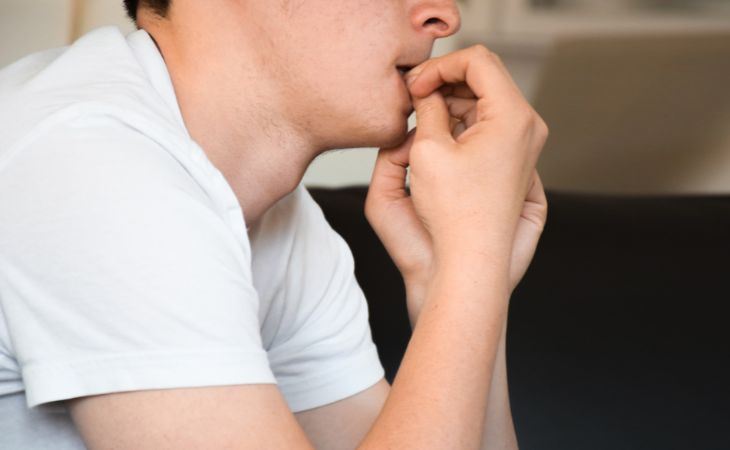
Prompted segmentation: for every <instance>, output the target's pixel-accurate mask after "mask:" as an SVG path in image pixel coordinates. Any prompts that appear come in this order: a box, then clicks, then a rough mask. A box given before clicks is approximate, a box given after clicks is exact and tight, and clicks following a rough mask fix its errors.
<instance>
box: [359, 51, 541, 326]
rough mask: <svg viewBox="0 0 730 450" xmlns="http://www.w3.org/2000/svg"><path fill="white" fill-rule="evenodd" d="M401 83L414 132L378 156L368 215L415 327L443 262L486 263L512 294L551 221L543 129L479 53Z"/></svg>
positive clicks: (416, 71) (436, 63)
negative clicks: (542, 167)
mask: <svg viewBox="0 0 730 450" xmlns="http://www.w3.org/2000/svg"><path fill="white" fill-rule="evenodd" d="M406 83H407V85H408V89H409V91H410V94H411V97H412V100H413V106H414V108H415V112H416V120H417V127H416V129H415V130H413V131H412V132H411V133H409V135H408V137H407V139H406V140H405V141H404V142H403V143H402V144H400V145H399V146H397V147H394V148H388V149H381V150H380V152H379V153H378V158H377V161H376V164H375V169H374V171H373V176H372V181H371V184H370V189H369V192H368V197H367V200H366V206H365V214H366V217H367V218H368V221H369V222H370V224H371V226H372V227H373V229H374V230H375V232H376V233H377V235H378V237H379V238H380V240H381V241H382V242H383V244H384V246H385V248H386V250H387V251H388V253H389V254H390V256H391V258H392V259H393V261H394V262H395V264H396V266H397V267H398V269H399V270H400V272H401V274H402V276H403V279H404V282H405V285H406V290H407V293H408V309H409V314H410V316H411V322H412V324H414V325H415V322H416V320H417V318H418V314H419V312H420V309H421V307H422V306H423V301H424V298H425V292H426V291H427V289H428V284H429V281H430V280H431V279H432V278H433V276H434V274H435V273H436V272H437V271H438V270H442V269H443V268H444V267H445V266H446V265H454V264H459V263H460V262H461V261H463V262H468V261H472V260H480V261H482V260H485V259H486V260H487V261H489V263H488V265H487V266H486V267H485V270H490V271H492V272H493V273H491V274H490V275H491V276H492V277H494V276H496V277H497V278H498V279H499V278H500V277H501V278H503V279H504V283H505V285H506V286H507V287H508V289H509V292H510V293H511V291H512V290H513V289H514V288H515V286H516V285H517V284H518V283H519V281H520V279H521V278H522V276H523V275H524V274H525V271H526V270H527V267H528V266H529V264H530V261H531V260H532V257H533V255H534V252H535V249H536V247H537V242H538V240H539V238H540V235H541V233H542V230H543V227H544V225H545V221H546V218H547V201H546V198H545V193H544V190H543V186H542V183H541V181H540V177H539V175H538V173H537V171H536V169H535V166H536V164H537V160H538V157H539V155H540V152H541V150H542V147H543V145H544V143H545V140H546V138H547V134H548V131H547V126H546V125H545V123H544V121H543V120H542V119H541V118H540V117H539V116H538V115H537V113H536V112H535V111H534V110H533V108H532V107H531V106H530V105H529V103H528V102H527V101H526V100H525V98H524V97H523V96H522V94H521V92H520V90H519V88H518V87H517V86H516V85H515V83H514V81H513V80H512V78H511V77H510V75H509V73H508V72H507V70H506V68H505V67H504V65H503V63H502V62H501V61H500V59H499V57H497V56H496V55H495V54H494V53H492V52H490V51H489V50H487V49H486V48H484V47H482V46H475V47H471V48H468V49H465V50H460V51H457V52H454V53H451V54H449V55H446V56H443V57H439V58H434V59H430V60H428V61H426V62H424V63H422V64H421V65H419V66H417V67H415V68H413V69H412V70H411V71H410V72H409V73H408V74H407V75H406ZM408 168H410V193H409V192H408V190H407V189H406V175H407V169H408ZM472 257H474V258H472Z"/></svg>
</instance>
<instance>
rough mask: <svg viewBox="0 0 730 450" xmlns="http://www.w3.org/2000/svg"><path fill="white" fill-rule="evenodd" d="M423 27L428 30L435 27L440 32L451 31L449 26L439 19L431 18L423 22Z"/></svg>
mask: <svg viewBox="0 0 730 450" xmlns="http://www.w3.org/2000/svg"><path fill="white" fill-rule="evenodd" d="M423 26H424V27H427V28H428V27H433V28H436V29H437V30H439V31H446V30H448V29H449V25H448V24H447V23H446V22H444V21H443V20H441V19H439V18H438V17H430V18H429V19H427V20H426V21H425V22H423Z"/></svg>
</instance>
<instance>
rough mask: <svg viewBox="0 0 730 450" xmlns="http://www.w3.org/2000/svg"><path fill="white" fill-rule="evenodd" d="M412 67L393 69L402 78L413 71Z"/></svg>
mask: <svg viewBox="0 0 730 450" xmlns="http://www.w3.org/2000/svg"><path fill="white" fill-rule="evenodd" d="M413 67H414V66H396V67H395V68H396V69H397V70H398V73H400V76H401V77H404V76H406V74H407V73H408V72H410V70H411V69H413Z"/></svg>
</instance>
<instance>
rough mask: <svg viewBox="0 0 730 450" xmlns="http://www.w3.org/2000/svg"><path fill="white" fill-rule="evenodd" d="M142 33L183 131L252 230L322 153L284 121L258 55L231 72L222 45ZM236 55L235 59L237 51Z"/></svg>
mask: <svg viewBox="0 0 730 450" xmlns="http://www.w3.org/2000/svg"><path fill="white" fill-rule="evenodd" d="M143 28H145V30H147V31H148V32H149V33H150V35H152V36H154V39H155V41H156V43H157V45H158V48H159V49H160V51H161V53H162V55H163V57H164V59H165V64H166V65H167V68H168V71H169V73H170V77H171V79H172V83H173V86H174V89H175V94H176V96H177V100H178V104H179V105H180V110H181V113H182V116H183V120H184V121H185V126H186V128H187V129H188V132H189V133H190V135H191V137H192V138H193V139H194V140H195V141H196V142H197V143H198V144H199V145H200V146H201V147H202V149H203V151H204V152H205V153H206V155H207V156H208V158H209V159H210V161H211V162H212V163H213V165H215V166H216V167H217V168H218V170H220V171H221V173H222V174H223V176H224V177H225V178H226V180H227V181H228V183H229V184H230V186H231V187H232V189H233V191H234V193H235V194H236V197H237V198H238V201H239V203H240V204H241V208H242V210H243V213H244V216H245V219H246V222H247V224H248V225H249V226H250V225H252V224H253V223H255V222H256V221H257V220H258V219H259V218H260V217H261V215H262V214H263V213H264V212H266V210H268V209H269V208H270V207H271V206H273V204H274V203H276V202H277V201H278V200H280V199H281V198H282V197H284V196H286V195H287V194H289V193H290V192H292V191H293V190H294V189H295V188H296V187H297V186H298V185H299V183H300V182H301V180H302V177H303V176H304V172H305V171H306V169H307V167H308V166H309V164H310V163H311V162H312V160H313V159H314V157H316V156H317V155H318V154H319V153H321V152H322V151H323V150H324V149H321V148H319V146H317V145H316V144H315V143H314V142H313V141H314V139H312V138H311V137H310V136H307V134H306V133H305V132H303V131H302V130H301V128H300V127H297V126H296V125H295V123H294V121H292V120H289V119H288V115H287V114H286V113H287V111H286V108H285V103H284V99H283V97H284V96H282V95H281V93H280V92H277V90H276V88H275V86H273V84H274V83H272V82H270V80H271V77H269V76H267V74H266V72H265V69H264V68H265V64H264V61H263V60H262V57H261V56H260V55H256V54H255V53H252V54H251V58H250V60H249V61H248V62H247V63H246V64H242V65H241V67H240V70H239V71H237V72H235V73H232V72H231V65H230V63H229V64H228V65H226V64H225V63H226V62H227V61H228V59H227V58H225V52H226V51H227V49H228V46H229V44H228V43H227V42H211V40H215V37H214V36H205V37H201V36H200V35H196V34H195V33H190V32H189V30H186V31H182V32H179V31H176V30H175V29H169V28H165V27H164V26H162V25H161V24H159V23H156V24H155V23H153V24H149V25H148V26H143ZM210 49H215V50H214V51H213V52H211V51H210ZM235 50H236V52H237V54H238V57H239V58H240V54H241V49H240V48H238V49H235ZM201 68H205V69H204V70H201Z"/></svg>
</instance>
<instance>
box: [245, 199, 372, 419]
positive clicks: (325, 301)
mask: <svg viewBox="0 0 730 450" xmlns="http://www.w3.org/2000/svg"><path fill="white" fill-rule="evenodd" d="M280 224H284V225H280ZM261 225H262V227H268V228H270V229H274V230H277V229H278V230H279V232H276V233H272V234H273V235H278V236H282V235H284V236H288V238H287V239H289V240H290V242H288V243H278V245H277V246H276V248H277V250H278V253H279V257H281V258H285V259H286V261H287V264H288V266H287V272H286V275H285V277H286V279H285V281H284V283H283V285H284V286H285V287H284V289H283V290H282V289H280V290H279V291H278V292H277V293H278V294H279V300H281V299H282V298H283V299H284V300H283V302H284V303H285V304H284V305H282V306H281V309H282V311H281V312H279V313H278V314H271V315H270V316H271V317H276V318H277V319H276V320H279V321H280V322H279V323H273V321H274V320H273V319H272V320H271V322H272V323H264V337H265V338H266V339H267V341H269V336H270V330H271V329H272V328H273V329H275V331H276V334H275V336H273V337H271V339H270V343H268V342H267V343H268V344H269V348H268V353H269V361H270V364H271V368H272V370H273V371H274V375H275V376H276V379H277V383H278V385H279V389H280V390H281V392H282V393H283V395H284V397H285V398H286V399H287V402H288V403H289V407H290V408H291V409H292V410H293V411H295V412H297V411H303V410H307V409H312V408H316V407H319V406H323V405H326V404H329V403H333V402H335V401H338V400H342V399H344V398H347V397H350V396H352V395H355V394H357V393H359V392H361V391H363V390H365V389H367V388H368V387H370V386H372V385H374V384H375V383H377V382H378V381H379V380H381V379H382V378H383V374H384V372H383V368H382V365H381V363H380V360H379V358H378V353H377V349H376V347H375V345H374V343H373V341H372V337H371V332H370V325H369V322H368V307H367V302H366V300H365V296H364V294H363V292H362V289H361V288H360V286H359V285H358V283H357V280H356V279H355V274H354V261H353V257H352V253H351V251H350V249H349V247H348V246H347V244H346V243H345V241H344V240H343V239H342V238H341V237H340V236H339V235H338V234H337V233H336V232H335V231H334V230H333V229H332V228H331V227H330V225H329V224H328V223H327V221H326V219H325V217H324V215H323V213H322V210H321V209H320V207H319V206H318V205H317V204H316V203H315V202H314V200H313V199H312V197H311V196H310V194H309V193H308V192H307V191H306V189H305V188H304V187H303V186H300V187H299V188H298V189H297V190H296V191H295V192H294V193H293V194H291V195H290V196H289V198H287V199H286V200H285V201H284V202H282V204H280V205H278V210H274V211H272V213H271V214H270V215H268V217H267V220H266V222H265V223H262V224H261ZM281 228H285V229H287V230H289V231H283V230H281ZM272 239H273V237H272ZM262 240H263V241H264V244H265V242H266V239H265V238H263V239H262ZM261 243H262V242H261V241H259V242H258V243H257V244H261ZM282 253H283V254H282ZM256 257H257V255H256V252H254V259H255V258H256ZM254 262H255V263H258V265H259V266H261V269H262V270H265V269H266V267H265V264H266V262H268V261H254ZM256 266H257V264H255V267H256ZM276 301H277V300H276V299H275V300H274V301H273V305H270V307H271V308H277V304H276Z"/></svg>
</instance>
